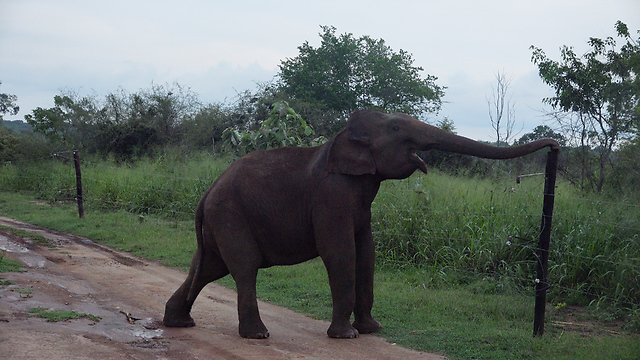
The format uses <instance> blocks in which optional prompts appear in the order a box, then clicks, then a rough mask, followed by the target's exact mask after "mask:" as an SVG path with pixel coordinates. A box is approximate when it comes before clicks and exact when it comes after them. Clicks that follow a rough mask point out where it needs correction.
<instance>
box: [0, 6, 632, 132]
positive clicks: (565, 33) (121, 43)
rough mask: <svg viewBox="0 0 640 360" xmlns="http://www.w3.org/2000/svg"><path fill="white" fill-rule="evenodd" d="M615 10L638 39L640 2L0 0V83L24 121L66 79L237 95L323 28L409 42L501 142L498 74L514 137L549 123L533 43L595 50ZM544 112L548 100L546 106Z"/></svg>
mask: <svg viewBox="0 0 640 360" xmlns="http://www.w3.org/2000/svg"><path fill="white" fill-rule="evenodd" d="M618 20H621V21H622V22H624V23H626V24H627V25H628V27H629V30H630V31H631V32H632V33H633V34H634V37H635V38H637V34H636V30H638V29H640V1H638V0H607V1H604V0H538V1H514V0H495V1H472V0H469V1H466V0H447V1H429V0H395V1H379V0H356V1H349V0H339V1H338V0H323V1H301V0H292V1H290V0H276V1H269V0H262V1H260V0H233V1H220V0H209V1H205V0H181V1H163V0H154V1H152V0H140V1H137V0H126V1H121V0H109V1H104V0H102V1H93V0H77V1H73V0H56V1H51V0H49V1H47V0H0V82H2V85H0V93H8V94H14V95H16V96H17V97H18V101H17V104H18V105H19V106H20V113H19V114H17V115H16V116H11V115H5V116H4V118H5V120H18V119H23V118H24V115H26V114H29V113H31V111H32V110H33V109H35V108H36V107H43V108H49V107H52V106H53V97H54V96H55V95H57V94H60V93H62V92H64V91H73V92H75V93H77V94H79V95H97V96H98V97H100V98H104V96H106V95H107V94H109V93H112V92H116V91H117V90H118V89H119V88H122V89H124V90H126V91H127V92H129V93H134V92H137V91H138V90H141V89H148V88H149V87H150V86H151V85H152V84H160V85H165V84H172V83H174V82H177V83H178V84H180V85H181V86H184V87H187V88H190V89H191V90H192V91H193V92H195V93H196V94H198V97H199V99H200V101H201V102H203V103H205V104H207V103H217V102H227V103H231V102H233V101H234V99H235V98H236V96H237V94H239V93H241V92H243V91H244V90H254V89H255V88H256V84H258V83H263V82H266V81H269V80H271V79H273V78H274V76H275V75H276V74H277V73H278V71H279V68H278V65H279V64H280V62H281V61H283V60H285V59H287V58H293V57H295V56H297V55H298V47H299V46H300V45H302V44H303V43H304V42H305V41H308V42H309V44H311V45H312V46H314V47H317V46H319V45H320V37H319V33H320V32H321V28H320V26H322V25H331V26H334V27H336V28H337V34H343V33H351V34H353V35H354V36H355V37H360V36H362V35H369V36H370V37H372V38H374V39H384V40H385V42H386V44H387V45H388V46H390V47H391V48H392V49H393V50H394V51H396V52H398V51H399V50H400V49H402V50H405V51H407V52H409V53H410V54H411V55H412V58H413V60H414V66H419V67H422V68H423V69H424V71H423V73H422V75H423V76H426V75H427V74H430V75H433V76H436V77H438V80H437V84H438V85H440V86H444V87H446V88H447V89H446V90H445V96H444V98H443V100H444V102H445V103H444V104H443V107H442V110H441V111H440V112H439V113H438V114H437V115H435V114H434V115H431V116H430V118H429V119H428V121H430V122H435V121H437V120H439V119H443V118H445V117H446V118H448V119H449V120H452V121H453V122H454V125H455V127H456V130H457V132H458V133H459V134H461V135H463V136H467V137H470V138H473V139H477V140H488V141H491V140H493V141H495V134H494V130H493V129H492V128H491V123H490V119H489V106H488V104H487V98H489V97H491V94H492V87H495V83H496V80H495V78H496V75H497V74H498V73H502V74H504V75H505V76H506V77H507V78H509V79H510V80H511V82H510V86H509V93H510V95H509V99H510V100H511V103H512V104H513V105H514V110H515V119H516V122H517V125H516V131H518V130H520V129H522V130H521V131H520V135H519V136H521V135H523V134H524V133H526V132H530V131H531V129H533V128H534V127H536V126H538V125H541V124H548V125H550V126H553V124H552V123H549V122H548V120H547V119H546V118H545V117H544V112H545V107H544V105H543V104H542V99H543V98H544V97H548V96H551V95H552V94H553V91H552V89H551V88H549V86H547V85H545V84H544V83H543V82H542V81H541V80H540V77H539V76H538V72H537V67H536V65H535V64H533V63H532V62H531V50H530V48H529V47H530V46H531V45H534V46H536V47H538V48H541V49H543V50H544V51H545V53H546V54H547V55H548V56H549V57H550V58H551V59H554V60H558V61H559V60H560V51H559V49H560V47H561V46H563V45H568V46H572V47H574V49H575V50H576V52H577V53H578V54H583V53H585V52H586V51H588V50H589V47H588V45H587V41H588V40H589V38H590V37H599V38H605V37H607V36H615V34H616V33H615V29H614V25H615V23H616V21H618ZM546 110H548V109H546Z"/></svg>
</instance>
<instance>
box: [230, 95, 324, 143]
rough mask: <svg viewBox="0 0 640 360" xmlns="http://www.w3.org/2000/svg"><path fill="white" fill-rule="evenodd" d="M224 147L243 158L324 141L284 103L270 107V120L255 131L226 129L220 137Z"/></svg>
mask: <svg viewBox="0 0 640 360" xmlns="http://www.w3.org/2000/svg"><path fill="white" fill-rule="evenodd" d="M222 138H223V141H224V142H225V145H226V146H227V147H228V148H230V149H235V150H236V151H237V152H239V153H241V154H244V153H248V152H251V151H255V150H265V149H272V148H277V147H281V146H315V145H318V144H320V143H321V142H323V141H324V139H323V138H318V137H316V136H315V132H314V131H313V128H311V126H310V125H309V124H307V122H306V121H304V120H303V119H302V117H301V116H300V115H298V114H297V113H296V112H295V111H294V110H293V109H292V108H291V107H289V105H288V104H287V103H286V102H277V103H274V104H273V109H272V110H271V113H270V114H269V117H268V118H267V119H266V120H265V121H264V122H262V124H261V125H260V129H258V130H256V131H244V132H243V131H240V130H238V128H237V127H229V128H227V129H226V130H225V131H224V132H223V134H222Z"/></svg>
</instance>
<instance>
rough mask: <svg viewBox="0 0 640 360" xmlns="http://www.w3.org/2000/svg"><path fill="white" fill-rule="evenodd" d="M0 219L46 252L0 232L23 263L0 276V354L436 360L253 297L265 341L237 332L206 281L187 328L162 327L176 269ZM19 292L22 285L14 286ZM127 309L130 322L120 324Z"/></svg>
mask: <svg viewBox="0 0 640 360" xmlns="http://www.w3.org/2000/svg"><path fill="white" fill-rule="evenodd" d="M0 225H4V226H10V227H14V228H18V229H23V230H27V231H29V232H32V233H36V234H40V235H42V236H44V237H46V238H47V239H48V240H49V241H50V242H51V243H52V244H54V245H56V246H55V247H53V248H49V247H43V246H38V245H36V244H33V243H32V242H30V240H26V239H23V238H20V237H16V236H13V235H11V234H9V233H3V232H0V249H5V250H7V253H6V256H7V257H9V258H13V259H17V260H20V261H22V262H23V263H25V264H26V265H27V271H26V272H22V273H3V274H2V277H3V278H4V280H9V281H11V282H12V283H13V284H11V285H0V354H2V358H6V359H38V358H42V359H46V358H48V359H443V358H442V357H440V356H438V355H434V354H427V353H421V352H416V351H412V350H408V349H405V348H402V347H400V346H396V345H393V344H390V343H388V342H386V341H385V340H383V339H381V338H379V337H376V336H372V335H362V336H360V337H359V338H358V339H353V340H336V339H330V338H328V337H327V336H326V329H327V327H328V326H329V324H328V323H327V322H325V321H318V320H313V319H310V318H308V317H306V316H304V315H300V314H298V313H295V312H293V311H291V310H288V309H285V308H282V307H279V306H275V305H270V304H266V303H262V302H261V303H260V313H261V315H262V318H263V321H264V322H265V324H266V325H267V327H268V328H269V332H270V333H271V337H270V338H269V339H267V340H248V339H242V338H240V337H239V335H238V333H237V329H238V324H237V312H236V295H235V292H233V291H231V290H228V289H226V288H224V287H222V286H219V285H217V284H210V285H209V286H207V288H205V290H204V291H203V292H202V293H201V294H200V296H199V298H198V300H197V301H196V304H195V306H194V310H193V313H192V315H193V318H194V319H195V320H196V323H197V325H196V327H194V328H189V329H173V328H165V327H163V326H162V325H161V324H160V320H161V318H162V314H163V311H164V303H165V301H166V300H167V299H168V298H169V296H170V295H171V293H172V292H173V291H174V290H175V289H176V288H177V287H178V286H179V285H180V284H181V283H182V281H183V280H184V278H185V274H184V273H182V272H180V271H177V270H174V269H170V268H166V267H163V266H161V265H158V264H157V263H154V262H149V261H146V260H142V259H139V258H136V257H133V256H131V255H130V254H127V253H123V252H119V251H116V250H113V249H111V248H108V247H105V246H102V245H98V244H95V243H94V242H92V241H90V240H88V239H84V238H80V237H77V236H74V235H68V234H61V233H58V232H55V231H51V230H47V229H43V228H39V227H35V226H32V225H29V224H25V223H21V222H18V221H15V220H12V219H8V218H4V217H0ZM20 289H23V290H20ZM38 306H40V307H44V308H47V309H49V308H52V309H55V310H75V311H77V312H82V313H88V314H92V315H96V316H99V317H101V318H102V319H101V320H100V321H99V322H93V321H90V320H87V319H80V320H72V321H66V322H58V323H49V322H46V321H45V320H43V319H40V318H34V317H30V316H29V315H28V310H29V309H31V308H34V307H38ZM127 314H129V315H130V316H131V317H133V318H136V319H138V320H135V321H132V323H130V322H128V319H127Z"/></svg>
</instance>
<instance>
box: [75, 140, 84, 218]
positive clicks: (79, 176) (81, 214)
mask: <svg viewBox="0 0 640 360" xmlns="http://www.w3.org/2000/svg"><path fill="white" fill-rule="evenodd" d="M73 163H74V165H75V167H76V201H77V202H78V216H79V217H80V218H81V219H82V218H83V217H84V204H83V202H82V174H81V173H80V154H79V152H78V150H73Z"/></svg>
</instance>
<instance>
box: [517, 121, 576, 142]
mask: <svg viewBox="0 0 640 360" xmlns="http://www.w3.org/2000/svg"><path fill="white" fill-rule="evenodd" d="M542 138H551V139H554V140H556V141H557V142H558V144H559V145H560V146H566V144H567V139H566V138H565V137H564V135H562V134H560V133H557V132H555V131H553V129H551V128H550V127H549V126H547V125H538V126H536V127H535V128H534V129H533V131H532V132H530V133H526V134H524V135H522V136H521V137H520V139H518V141H516V142H515V144H516V145H522V144H526V143H529V142H532V141H535V140H538V139H542Z"/></svg>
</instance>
